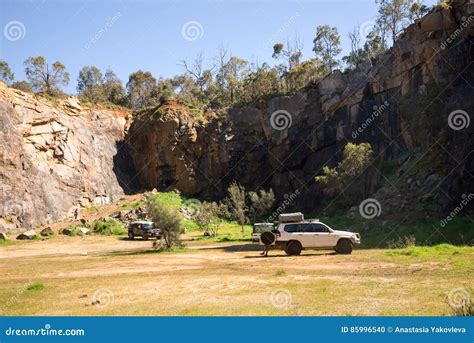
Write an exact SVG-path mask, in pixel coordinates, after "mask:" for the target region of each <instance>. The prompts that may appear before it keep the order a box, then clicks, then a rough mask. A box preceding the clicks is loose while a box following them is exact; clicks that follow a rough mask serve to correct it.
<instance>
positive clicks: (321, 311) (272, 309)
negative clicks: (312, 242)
mask: <svg viewBox="0 0 474 343" xmlns="http://www.w3.org/2000/svg"><path fill="white" fill-rule="evenodd" d="M151 245H152V243H151V242H149V241H138V240H137V241H129V240H126V239H124V238H118V237H107V236H88V237H67V236H55V237H53V238H51V239H49V240H46V241H29V242H24V241H22V242H15V243H14V244H12V245H9V246H2V247H0V269H1V270H2V282H1V284H0V304H3V307H1V306H0V311H2V314H4V315H449V314H451V310H450V308H449V306H448V304H447V301H446V299H447V296H448V294H449V292H450V291H452V290H453V289H457V288H460V287H470V286H472V285H473V284H474V273H472V271H474V270H473V266H474V252H473V250H474V249H473V248H469V247H466V248H460V249H461V250H460V251H461V253H457V254H455V255H451V254H448V255H449V256H448V255H446V256H445V254H442V255H440V256H438V257H437V258H436V259H433V258H432V257H430V258H429V259H428V258H425V257H410V258H407V256H396V257H393V256H389V255H388V254H387V252H386V251H384V250H376V249H373V250H355V251H354V252H353V254H352V255H337V254H334V252H332V251H304V252H303V254H302V255H301V256H296V257H289V256H286V255H285V253H284V252H282V251H271V252H270V256H269V257H267V258H265V257H261V256H260V250H259V248H258V247H255V246H253V245H251V244H249V243H208V244H204V243H202V242H201V243H199V242H191V243H190V244H188V246H187V248H186V249H184V250H183V251H180V252H173V253H157V252H155V251H154V250H153V249H152V248H151Z"/></svg>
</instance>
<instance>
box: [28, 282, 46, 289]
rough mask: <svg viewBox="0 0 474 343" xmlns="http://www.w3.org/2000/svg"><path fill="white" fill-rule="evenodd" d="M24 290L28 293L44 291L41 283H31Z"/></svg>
mask: <svg viewBox="0 0 474 343" xmlns="http://www.w3.org/2000/svg"><path fill="white" fill-rule="evenodd" d="M26 289H27V290H28V291H40V290H42V289H44V285H43V284H42V283H41V282H33V283H32V284H30V285H28V287H27V288H26Z"/></svg>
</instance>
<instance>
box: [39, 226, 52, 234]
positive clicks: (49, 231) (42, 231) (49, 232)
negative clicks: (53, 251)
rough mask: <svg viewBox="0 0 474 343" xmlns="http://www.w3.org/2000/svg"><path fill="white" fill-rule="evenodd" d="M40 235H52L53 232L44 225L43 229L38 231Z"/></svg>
mask: <svg viewBox="0 0 474 343" xmlns="http://www.w3.org/2000/svg"><path fill="white" fill-rule="evenodd" d="M40 235H41V236H43V237H46V236H52V235H54V232H53V230H52V229H51V228H50V227H49V226H48V227H45V228H44V229H43V230H41V231H40Z"/></svg>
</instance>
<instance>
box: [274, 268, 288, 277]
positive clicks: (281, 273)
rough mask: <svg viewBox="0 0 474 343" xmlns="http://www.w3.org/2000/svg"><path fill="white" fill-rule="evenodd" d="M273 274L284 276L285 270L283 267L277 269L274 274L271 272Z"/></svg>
mask: <svg viewBox="0 0 474 343" xmlns="http://www.w3.org/2000/svg"><path fill="white" fill-rule="evenodd" d="M273 275H274V276H286V272H285V270H284V269H278V270H277V271H276V272H275V274H273Z"/></svg>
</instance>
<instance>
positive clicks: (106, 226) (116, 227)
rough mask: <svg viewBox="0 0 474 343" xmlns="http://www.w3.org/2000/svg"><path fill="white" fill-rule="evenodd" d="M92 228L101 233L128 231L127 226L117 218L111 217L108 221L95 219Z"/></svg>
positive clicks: (113, 233)
mask: <svg viewBox="0 0 474 343" xmlns="http://www.w3.org/2000/svg"><path fill="white" fill-rule="evenodd" d="M90 229H91V230H92V231H93V232H94V233H97V234H99V235H106V236H111V235H117V236H120V235H124V234H125V233H126V230H125V228H124V227H123V225H122V224H121V223H120V222H118V221H117V220H115V219H109V220H107V221H103V220H100V219H98V220H94V221H93V222H92V223H91V224H90Z"/></svg>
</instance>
